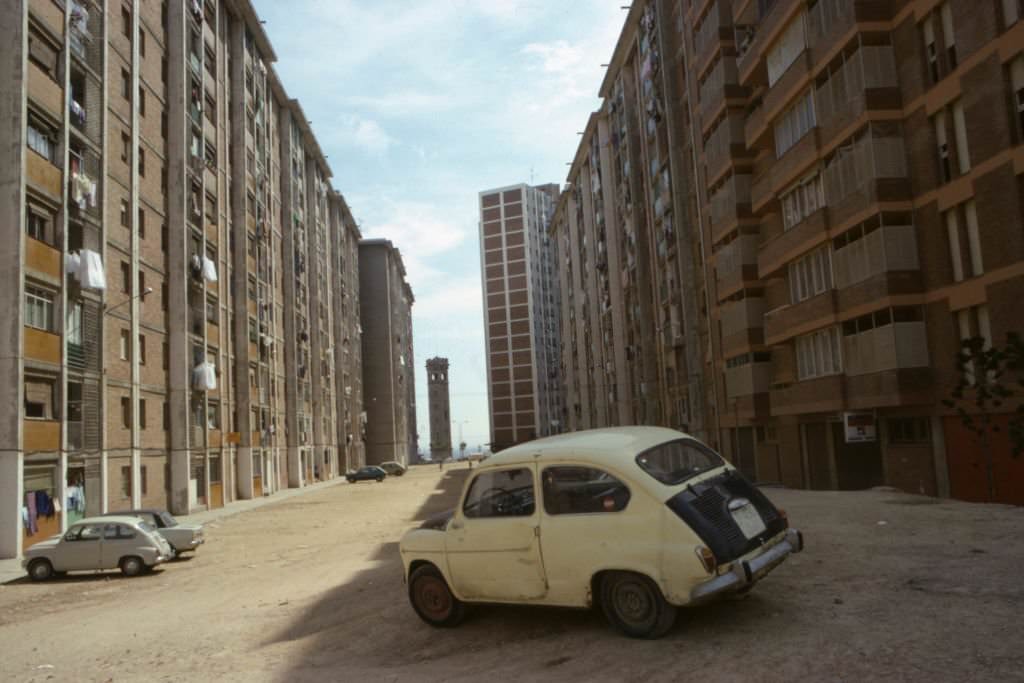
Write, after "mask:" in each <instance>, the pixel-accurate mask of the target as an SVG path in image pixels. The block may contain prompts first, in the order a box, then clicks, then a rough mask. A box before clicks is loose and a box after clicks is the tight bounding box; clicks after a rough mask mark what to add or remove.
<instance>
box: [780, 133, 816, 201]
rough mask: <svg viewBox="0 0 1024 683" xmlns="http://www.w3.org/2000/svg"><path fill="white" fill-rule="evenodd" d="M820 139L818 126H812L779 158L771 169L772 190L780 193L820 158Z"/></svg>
mask: <svg viewBox="0 0 1024 683" xmlns="http://www.w3.org/2000/svg"><path fill="white" fill-rule="evenodd" d="M820 139H821V135H820V132H819V130H818V128H816V127H815V128H812V129H811V130H809V131H808V132H807V133H805V134H804V136H803V137H801V138H800V139H799V140H797V141H796V143H794V144H793V146H792V147H790V148H788V149H787V150H786V151H784V152H783V153H782V156H780V157H778V158H777V160H776V161H775V164H774V166H772V169H771V178H772V192H775V193H778V192H779V191H780V190H782V189H784V188H785V187H786V186H787V185H789V184H790V183H792V182H793V181H794V180H797V178H798V177H799V176H800V175H801V174H803V173H805V172H806V171H807V170H808V168H810V167H811V166H812V165H813V164H814V163H815V162H816V161H817V160H818V149H819V147H820V142H819V140H820Z"/></svg>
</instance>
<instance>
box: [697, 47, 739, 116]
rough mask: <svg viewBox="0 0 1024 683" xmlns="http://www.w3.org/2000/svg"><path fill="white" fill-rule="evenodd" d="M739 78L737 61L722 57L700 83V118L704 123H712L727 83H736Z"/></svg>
mask: <svg viewBox="0 0 1024 683" xmlns="http://www.w3.org/2000/svg"><path fill="white" fill-rule="evenodd" d="M737 80H738V76H737V73H736V62H735V61H733V60H732V59H726V58H722V59H719V60H718V63H717V64H716V65H715V67H714V68H713V69H711V71H710V73H709V74H708V76H707V78H705V79H704V82H703V83H701V84H700V88H699V91H698V92H699V97H700V118H701V122H702V123H703V124H704V125H707V124H708V123H711V119H712V118H713V114H714V112H716V111H717V110H718V108H719V106H720V105H721V103H722V100H723V99H724V98H725V96H726V93H725V87H726V85H735V84H736V82H737Z"/></svg>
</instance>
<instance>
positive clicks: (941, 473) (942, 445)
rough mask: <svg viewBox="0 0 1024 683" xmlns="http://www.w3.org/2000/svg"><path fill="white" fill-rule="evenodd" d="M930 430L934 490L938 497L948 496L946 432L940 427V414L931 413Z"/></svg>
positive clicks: (949, 494)
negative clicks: (933, 466)
mask: <svg viewBox="0 0 1024 683" xmlns="http://www.w3.org/2000/svg"><path fill="white" fill-rule="evenodd" d="M929 422H930V423H931V425H930V426H931V431H932V458H933V459H934V462H935V490H936V492H937V493H938V495H939V498H949V497H950V496H951V495H952V494H951V490H950V484H949V461H948V460H947V458H946V432H945V430H944V429H943V428H942V416H941V415H932V416H931V418H930V419H929Z"/></svg>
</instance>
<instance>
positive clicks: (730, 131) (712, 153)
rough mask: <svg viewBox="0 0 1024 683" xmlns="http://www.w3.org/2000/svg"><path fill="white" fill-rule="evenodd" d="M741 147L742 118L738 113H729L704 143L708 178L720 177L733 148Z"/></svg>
mask: <svg viewBox="0 0 1024 683" xmlns="http://www.w3.org/2000/svg"><path fill="white" fill-rule="evenodd" d="M743 145H744V143H743V117H742V116H741V115H740V114H739V113H730V114H729V115H728V116H727V117H726V118H724V119H722V121H721V122H720V123H719V124H718V126H716V127H715V130H714V132H712V133H711V135H710V136H709V137H708V140H707V142H706V143H704V155H705V159H706V165H707V171H708V178H709V179H712V178H716V177H718V176H719V175H721V172H722V171H723V170H724V168H725V165H726V164H727V163H728V161H729V159H730V158H731V157H732V154H733V148H734V146H736V148H737V149H742V148H743Z"/></svg>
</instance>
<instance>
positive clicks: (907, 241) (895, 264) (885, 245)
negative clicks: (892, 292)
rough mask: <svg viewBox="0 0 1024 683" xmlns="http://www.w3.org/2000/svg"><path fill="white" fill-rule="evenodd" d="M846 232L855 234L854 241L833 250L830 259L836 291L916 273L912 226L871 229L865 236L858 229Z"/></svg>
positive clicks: (916, 257)
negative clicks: (889, 276) (882, 277)
mask: <svg viewBox="0 0 1024 683" xmlns="http://www.w3.org/2000/svg"><path fill="white" fill-rule="evenodd" d="M850 232H854V233H857V236H856V238H855V239H850V240H848V241H846V242H845V244H843V245H842V246H839V247H837V248H836V249H835V251H834V253H833V255H832V272H833V277H834V278H835V283H836V287H837V288H838V289H840V290H845V289H848V288H851V287H853V286H854V285H857V284H859V283H864V282H867V281H869V280H872V279H876V278H877V277H878V276H881V275H887V274H890V273H892V274H896V273H906V272H908V271H910V272H916V271H918V270H919V269H920V262H919V260H918V252H917V238H916V235H915V229H914V226H913V225H882V226H875V227H873V229H871V231H870V232H867V233H866V234H865V233H860V228H858V229H855V230H853V231H850ZM847 234H849V233H847ZM915 291H918V290H915ZM901 293H906V292H901Z"/></svg>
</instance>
